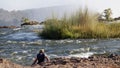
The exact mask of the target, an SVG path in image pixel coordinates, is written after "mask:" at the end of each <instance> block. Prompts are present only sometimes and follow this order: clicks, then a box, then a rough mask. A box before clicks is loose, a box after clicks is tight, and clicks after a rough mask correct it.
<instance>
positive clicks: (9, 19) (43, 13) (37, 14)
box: [0, 6, 78, 26]
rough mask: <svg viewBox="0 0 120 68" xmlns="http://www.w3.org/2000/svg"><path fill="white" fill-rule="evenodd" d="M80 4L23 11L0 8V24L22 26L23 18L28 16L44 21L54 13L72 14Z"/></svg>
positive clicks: (58, 14) (56, 14)
mask: <svg viewBox="0 0 120 68" xmlns="http://www.w3.org/2000/svg"><path fill="white" fill-rule="evenodd" d="M77 9H78V6H54V7H46V8H39V9H28V10H22V11H7V10H4V9H0V26H10V25H14V26H20V24H21V18H22V17H27V18H29V19H31V20H36V21H39V22H41V21H44V20H45V19H47V18H50V17H52V16H53V15H55V16H57V17H58V18H60V17H61V16H63V15H64V14H65V13H67V14H68V15H70V14H71V13H72V12H74V11H76V10H77Z"/></svg>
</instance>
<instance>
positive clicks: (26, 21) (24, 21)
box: [21, 17, 30, 23]
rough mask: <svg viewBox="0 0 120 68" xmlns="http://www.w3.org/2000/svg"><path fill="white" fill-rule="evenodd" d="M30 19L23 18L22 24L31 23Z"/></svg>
mask: <svg viewBox="0 0 120 68" xmlns="http://www.w3.org/2000/svg"><path fill="white" fill-rule="evenodd" d="M29 21H30V20H29V19H28V18H24V17H22V20H21V22H23V23H29Z"/></svg>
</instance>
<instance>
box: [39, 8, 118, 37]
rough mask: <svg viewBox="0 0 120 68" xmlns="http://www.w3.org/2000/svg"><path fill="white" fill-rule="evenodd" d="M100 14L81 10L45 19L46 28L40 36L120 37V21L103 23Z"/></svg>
mask: <svg viewBox="0 0 120 68" xmlns="http://www.w3.org/2000/svg"><path fill="white" fill-rule="evenodd" d="M97 17H98V14H96V13H93V12H90V11H88V9H85V10H80V11H78V12H76V13H75V14H73V15H71V16H69V17H67V16H64V17H63V18H61V19H58V18H55V17H53V18H52V19H47V20H46V21H45V28H44V29H43V31H42V32H40V33H39V36H41V37H43V38H47V39H66V38H70V39H78V38H83V39H85V38H120V23H111V24H109V23H103V22H99V21H98V20H97Z"/></svg>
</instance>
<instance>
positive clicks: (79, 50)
mask: <svg viewBox="0 0 120 68" xmlns="http://www.w3.org/2000/svg"><path fill="white" fill-rule="evenodd" d="M43 48H44V49H45V52H46V53H47V55H48V56H49V57H50V58H55V57H60V56H66V57H85V58H87V57H89V56H91V55H93V54H103V53H115V54H120V39H118V38H117V39H76V40H71V39H64V40H46V39H41V38H40V37H38V35H37V33H35V32H32V31H29V30H25V29H21V28H17V29H0V58H7V59H10V60H11V61H13V62H15V63H18V64H21V65H30V64H31V63H32V61H33V58H34V57H35V56H36V54H37V53H38V52H39V50H40V49H43Z"/></svg>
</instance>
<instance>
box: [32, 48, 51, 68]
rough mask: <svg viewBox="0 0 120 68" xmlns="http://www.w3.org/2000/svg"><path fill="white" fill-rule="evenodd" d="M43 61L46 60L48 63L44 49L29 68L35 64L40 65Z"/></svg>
mask: <svg viewBox="0 0 120 68" xmlns="http://www.w3.org/2000/svg"><path fill="white" fill-rule="evenodd" d="M45 59H47V61H48V62H49V61H50V59H49V58H48V57H47V56H46V54H45V53H44V49H41V50H40V51H39V53H38V54H37V57H36V58H35V60H34V62H33V63H32V65H31V66H33V65H35V64H36V62H37V64H39V65H41V64H42V63H43V62H44V61H45Z"/></svg>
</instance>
